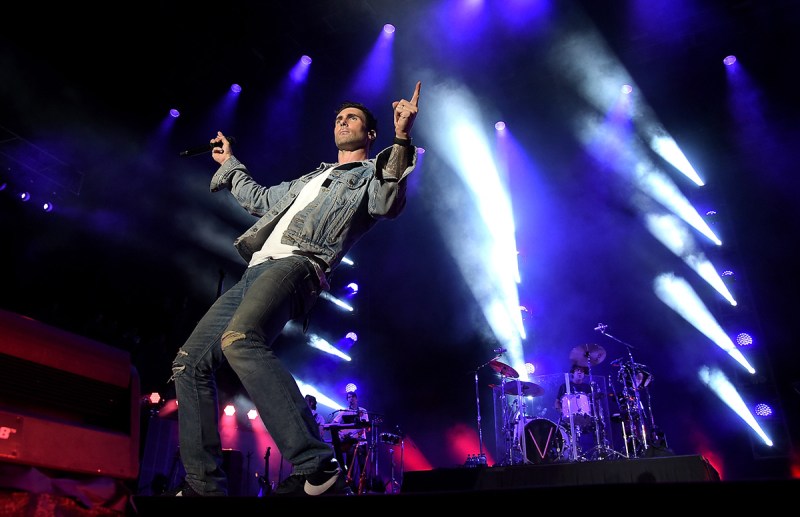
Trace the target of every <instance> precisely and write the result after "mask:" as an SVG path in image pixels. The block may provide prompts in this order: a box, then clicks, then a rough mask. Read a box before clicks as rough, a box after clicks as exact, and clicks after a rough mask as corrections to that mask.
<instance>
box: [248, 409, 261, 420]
mask: <svg viewBox="0 0 800 517" xmlns="http://www.w3.org/2000/svg"><path fill="white" fill-rule="evenodd" d="M247 418H248V419H249V420H255V419H256V418H258V411H256V410H255V409H251V410H250V411H248V412H247Z"/></svg>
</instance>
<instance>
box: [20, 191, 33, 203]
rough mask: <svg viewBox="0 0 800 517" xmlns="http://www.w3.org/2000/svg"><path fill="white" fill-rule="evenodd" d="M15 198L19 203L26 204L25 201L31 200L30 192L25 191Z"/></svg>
mask: <svg viewBox="0 0 800 517" xmlns="http://www.w3.org/2000/svg"><path fill="white" fill-rule="evenodd" d="M17 197H18V198H19V200H20V201H22V202H23V203H24V202H26V201H30V199H31V193H30V192H27V191H25V192H20V193H19V194H17Z"/></svg>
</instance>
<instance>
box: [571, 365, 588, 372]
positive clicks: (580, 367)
mask: <svg viewBox="0 0 800 517" xmlns="http://www.w3.org/2000/svg"><path fill="white" fill-rule="evenodd" d="M578 370H580V371H582V372H583V373H585V374H588V373H589V367H587V366H581V365H579V364H578V363H572V368H570V369H569V373H575V372H576V371H578Z"/></svg>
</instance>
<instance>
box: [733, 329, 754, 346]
mask: <svg viewBox="0 0 800 517" xmlns="http://www.w3.org/2000/svg"><path fill="white" fill-rule="evenodd" d="M752 344H753V336H751V335H750V334H748V333H747V332H740V333H739V334H737V335H736V345H737V346H750V345H752Z"/></svg>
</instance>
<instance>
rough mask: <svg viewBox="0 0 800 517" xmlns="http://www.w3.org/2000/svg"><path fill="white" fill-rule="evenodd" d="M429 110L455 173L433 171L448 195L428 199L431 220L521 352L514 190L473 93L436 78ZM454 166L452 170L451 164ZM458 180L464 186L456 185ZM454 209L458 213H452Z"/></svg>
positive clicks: (506, 338)
mask: <svg viewBox="0 0 800 517" xmlns="http://www.w3.org/2000/svg"><path fill="white" fill-rule="evenodd" d="M428 99H429V101H428V102H429V106H430V108H429V109H431V110H432V113H431V114H430V116H431V117H432V118H433V119H435V120H438V121H439V122H440V124H438V125H437V128H444V130H441V131H437V132H435V133H432V134H431V135H426V137H429V140H431V141H434V142H435V143H436V144H437V146H438V147H441V148H442V149H452V150H453V152H449V153H445V154H444V155H443V156H442V158H443V159H444V160H447V161H449V162H450V165H451V169H452V171H454V172H453V176H447V174H446V173H443V174H438V175H435V176H431V178H430V181H432V182H442V183H447V184H448V186H447V188H442V189H437V192H439V193H441V192H449V193H450V195H449V196H441V194H439V195H437V197H436V199H435V200H434V201H431V204H432V206H433V209H434V221H435V222H436V223H437V224H438V225H439V227H440V230H441V232H442V235H443V237H444V241H445V242H446V244H447V246H448V247H449V248H450V250H451V253H452V255H453V257H454V260H455V261H456V264H457V265H458V267H459V270H460V271H461V274H462V275H463V276H464V278H467V279H469V282H468V285H469V286H470V289H471V290H472V293H473V296H474V297H475V299H476V300H478V302H479V303H480V304H481V306H482V310H483V313H484V315H485V316H486V319H487V322H488V323H489V325H490V326H491V328H492V330H493V332H494V333H495V335H496V337H497V339H498V341H499V342H500V343H501V345H502V346H503V347H505V348H508V349H509V353H511V354H514V355H515V356H517V357H520V358H521V356H522V350H521V346H520V345H519V343H520V336H524V333H525V330H524V325H523V321H522V315H521V312H520V310H519V306H520V304H519V294H518V291H517V286H518V279H519V276H520V275H519V267H518V253H517V245H516V236H515V227H516V225H515V223H514V219H513V211H512V207H511V197H510V195H509V193H508V190H507V187H506V185H505V184H504V182H503V180H502V177H501V174H500V172H499V171H498V168H497V165H496V163H495V160H494V159H493V156H492V151H491V149H490V147H489V144H488V141H489V139H488V137H487V135H486V134H485V132H484V131H482V130H481V129H480V128H482V127H486V126H487V124H486V123H485V122H484V121H483V118H482V116H481V113H480V110H479V107H480V102H479V101H478V100H476V99H475V98H474V97H473V96H472V94H471V93H470V92H469V91H468V89H467V88H465V87H463V86H461V85H443V84H438V85H436V86H434V87H433V88H431V89H429V90H428ZM447 172H449V171H447ZM456 182H458V183H459V184H460V185H462V186H463V187H464V188H463V189H459V188H454V184H456ZM453 213H458V214H459V218H458V220H454V218H453V217H452V214H453Z"/></svg>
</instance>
